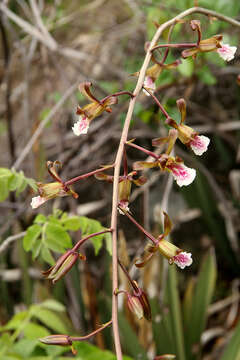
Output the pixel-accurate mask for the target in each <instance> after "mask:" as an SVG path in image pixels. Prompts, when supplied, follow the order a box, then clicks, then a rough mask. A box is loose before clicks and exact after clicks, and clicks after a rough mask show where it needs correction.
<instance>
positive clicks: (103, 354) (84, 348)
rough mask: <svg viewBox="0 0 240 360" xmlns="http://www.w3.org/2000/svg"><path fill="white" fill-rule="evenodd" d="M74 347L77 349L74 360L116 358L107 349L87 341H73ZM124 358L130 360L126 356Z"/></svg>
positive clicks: (108, 359) (111, 359) (109, 359)
mask: <svg viewBox="0 0 240 360" xmlns="http://www.w3.org/2000/svg"><path fill="white" fill-rule="evenodd" d="M73 345H74V348H75V349H76V350H77V358H76V360H103V359H104V360H116V355H115V354H113V353H112V352H110V351H108V350H101V349H99V348H98V347H96V346H94V345H91V344H89V343H87V342H77V341H75V342H74V343H73ZM123 359H124V360H132V359H131V358H130V357H128V356H123Z"/></svg>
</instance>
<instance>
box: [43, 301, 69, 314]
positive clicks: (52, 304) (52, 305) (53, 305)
mask: <svg viewBox="0 0 240 360" xmlns="http://www.w3.org/2000/svg"><path fill="white" fill-rule="evenodd" d="M41 306H42V307H44V308H46V309H49V310H53V311H59V312H63V311H65V306H64V305H63V304H61V303H60V302H58V301H56V300H54V299H48V300H45V301H44V302H42V303H41Z"/></svg>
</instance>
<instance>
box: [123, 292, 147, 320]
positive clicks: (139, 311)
mask: <svg viewBox="0 0 240 360" xmlns="http://www.w3.org/2000/svg"><path fill="white" fill-rule="evenodd" d="M127 305H128V308H129V310H130V311H131V312H132V313H133V314H134V315H136V316H137V318H138V319H139V320H141V319H142V318H143V316H144V311H143V306H142V303H141V301H140V299H139V298H138V297H137V296H135V295H131V294H129V293H128V294H127Z"/></svg>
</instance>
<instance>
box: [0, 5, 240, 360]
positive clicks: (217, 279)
mask: <svg viewBox="0 0 240 360" xmlns="http://www.w3.org/2000/svg"><path fill="white" fill-rule="evenodd" d="M36 3H37V5H38V8H39V12H40V15H41V18H42V20H43V24H44V26H45V27H46V28H47V29H48V31H49V33H50V34H51V36H52V37H53V38H54V39H55V41H56V43H57V50H56V49H55V50H52V49H51V41H50V40H49V39H48V37H47V35H45V36H44V37H43V38H37V39H36V38H35V37H34V36H33V33H32V32H33V29H34V28H35V29H38V31H41V26H40V25H39V23H38V21H37V18H36V16H35V15H34V11H33V7H32V4H33V2H32V1H30V0H29V1H26V0H12V1H11V0H10V1H5V2H2V5H1V6H3V8H1V10H2V11H1V14H0V15H1V45H0V46H1V51H0V93H1V103H0V144H1V145H0V146H1V151H0V167H1V168H0V201H1V203H0V241H1V244H0V326H1V327H0V334H1V338H0V359H3V360H15V359H20V360H22V359H31V360H60V359H66V358H72V357H73V355H71V351H70V349H68V348H62V347H56V346H53V347H47V346H46V345H43V344H41V343H39V341H38V338H39V337H43V336H47V335H49V334H51V333H69V334H71V335H78V336H81V335H84V334H87V333H88V332H90V331H91V330H93V329H95V328H97V327H98V326H99V324H101V323H103V322H106V321H108V320H109V319H110V318H111V251H110V249H111V244H110V238H109V236H102V237H98V238H94V239H93V242H90V243H86V244H85V245H84V248H83V252H84V253H85V254H86V256H87V261H86V262H81V263H80V264H79V265H78V266H75V267H74V268H73V269H72V270H71V272H70V273H69V274H68V275H67V276H66V277H65V278H64V279H63V280H61V281H60V282H59V283H57V284H56V285H54V286H52V284H51V283H49V282H48V281H47V280H43V279H42V275H41V270H44V269H45V268H47V266H48V265H47V263H49V264H52V263H53V262H54V261H55V259H56V258H57V257H58V256H59V253H63V252H64V251H65V249H66V248H68V247H70V246H71V244H72V243H75V242H76V241H77V240H78V239H79V238H80V237H81V236H82V235H85V234H88V233H91V232H94V231H99V229H101V228H102V227H104V226H109V218H110V212H111V185H110V184H106V183H102V182H99V183H98V182H97V180H96V179H94V178H89V179H88V180H87V181H81V182H79V183H78V184H76V185H75V186H74V189H75V191H76V192H78V194H79V199H78V200H75V199H73V198H71V197H67V198H63V199H61V198H58V199H55V200H52V201H49V202H48V203H46V204H45V205H44V206H42V207H41V208H40V209H39V211H32V210H31V208H30V202H31V197H32V196H33V191H34V189H35V188H36V184H35V181H34V180H33V179H36V180H37V181H42V182H49V177H48V176H47V171H46V168H45V162H46V161H47V160H52V161H54V160H60V161H61V162H62V164H63V170H62V174H61V176H62V177H63V178H65V179H69V178H71V177H74V176H77V175H79V174H82V173H84V172H87V171H91V170H93V169H95V168H97V167H99V165H100V164H107V163H111V162H112V161H113V160H114V157H115V154H116V149H117V146H118V142H119V136H120V134H121V129H122V125H123V122H124V119H125V115H126V110H127V105H128V104H127V103H128V101H127V99H126V98H125V97H122V98H121V99H120V101H119V104H118V105H117V106H115V107H114V109H113V113H112V114H110V115H108V114H105V115H102V116H101V117H100V118H98V119H96V120H95V121H94V122H93V123H92V124H91V128H90V131H89V134H88V136H83V137H80V138H77V137H75V136H74V135H73V133H72V130H71V126H72V124H73V122H74V121H75V120H76V115H75V111H76V106H77V104H78V103H79V104H85V103H86V101H85V99H84V98H83V97H82V96H81V95H80V93H79V92H78V91H77V85H78V83H79V82H80V81H83V80H86V79H87V80H91V81H92V82H93V84H94V93H95V94H96V96H99V98H101V97H104V96H106V95H107V94H109V93H111V92H115V91H120V90H124V89H125V90H130V91H131V90H133V89H134V84H135V83H136V78H134V77H133V76H130V75H131V74H132V73H134V72H136V71H138V70H139V69H140V67H141V64H142V61H143V58H144V53H145V52H144V44H145V43H146V42H147V41H149V40H151V38H152V36H153V34H154V32H155V30H156V26H155V24H156V23H159V24H161V23H163V22H165V21H167V20H169V19H170V18H171V17H173V16H175V15H176V14H178V13H179V12H181V11H183V10H185V9H187V8H189V7H191V6H193V5H194V1H193V0H161V1H160V0H91V1H87V0H86V1H84V0H64V1H63V0H45V1H44V0H39V1H36ZM4 4H5V5H4ZM198 4H199V6H202V7H207V8H210V9H212V10H215V11H218V12H220V13H223V14H225V15H227V16H231V17H234V18H236V19H238V20H239V21H240V2H239V1H236V0H199V1H198ZM4 9H5V11H3V10H4ZM6 9H7V12H6ZM9 11H10V12H9ZM9 14H10V15H9ZM19 19H20V20H24V21H25V22H27V24H31V25H32V26H33V27H34V28H33V27H31V28H30V29H29V27H26V23H22V22H20V23H19ZM194 19H200V20H201V24H202V31H203V38H208V37H210V36H212V35H214V34H217V33H222V34H223V35H224V42H226V43H230V44H231V45H235V46H237V45H238V44H239V29H237V28H234V27H232V26H229V25H228V24H226V23H224V22H222V21H218V20H216V19H214V18H206V17H203V16H200V15H195V16H194ZM166 39H167V32H166V33H164V34H163V39H162V41H166ZM192 39H195V34H194V33H193V32H192V31H191V29H190V26H189V23H187V22H186V23H184V24H178V25H176V26H175V28H174V31H173V34H172V42H183V41H184V42H187V41H190V42H192V41H193V40H192ZM179 57H180V52H179V51H178V50H177V49H175V50H173V51H171V52H170V54H169V57H168V60H167V62H169V63H170V62H172V61H173V60H175V59H176V58H179ZM239 73H240V69H239V50H238V52H237V55H236V57H235V59H234V60H233V61H231V62H230V63H227V64H226V63H225V62H223V61H222V60H221V59H220V58H219V56H218V55H217V54H215V53H208V54H203V55H200V56H199V57H198V58H197V60H196V61H193V60H192V59H187V60H183V61H182V64H181V65H180V66H179V67H178V68H177V69H176V70H174V71H169V72H168V71H163V73H162V74H161V76H160V78H159V79H158V82H157V85H158V92H157V96H158V97H159V99H160V101H161V102H162V103H163V104H164V106H165V108H166V109H167V111H168V112H169V114H170V115H171V116H172V117H174V118H175V119H178V116H179V114H178V112H177V108H176V100H177V99H178V98H180V97H184V98H185V99H186V101H187V124H188V125H189V124H190V125H191V126H192V127H194V128H195V129H196V130H197V131H199V132H200V133H204V134H207V136H209V137H210V138H211V144H210V148H209V151H208V152H207V153H206V154H205V155H204V156H203V157H202V158H201V159H200V160H199V158H196V157H195V156H194V155H192V153H190V152H189V151H188V150H186V148H184V147H183V146H181V145H178V147H177V148H176V153H177V154H178V155H179V156H181V157H182V158H183V159H184V161H185V163H186V164H187V165H189V166H191V167H195V168H196V169H197V172H198V174H197V177H196V180H195V181H194V183H193V184H192V185H191V186H189V187H188V188H186V189H185V188H184V189H179V188H177V187H176V186H175V185H174V186H173V188H172V190H171V193H170V195H169V197H168V208H169V211H168V212H169V215H170V217H171V219H172V221H173V223H174V232H173V235H172V238H173V239H172V240H173V241H174V242H175V243H176V244H177V245H178V246H179V247H181V248H184V249H187V250H188V251H191V252H192V253H193V258H194V263H193V266H192V267H191V268H189V269H187V270H184V271H181V270H180V271H179V270H177V269H175V268H174V266H171V267H168V265H167V264H165V262H163V261H162V259H161V258H160V256H159V257H155V258H154V260H153V261H152V262H151V263H150V264H148V266H147V267H145V268H144V269H140V270H136V269H134V267H133V266H132V264H133V261H134V259H135V258H136V257H137V256H139V255H141V254H142V252H143V249H144V246H145V239H144V238H143V237H142V236H141V235H140V234H139V232H137V231H136V229H135V228H133V227H132V226H131V224H129V221H128V219H125V218H124V217H121V218H120V219H119V222H120V231H119V251H120V257H121V259H122V260H123V262H124V263H125V265H126V266H127V267H128V268H129V269H130V273H131V274H132V276H133V277H134V279H136V280H138V281H139V283H140V284H141V286H143V287H144V288H145V289H146V291H147V293H148V294H149V298H150V301H151V305H152V311H153V321H152V323H149V322H147V321H145V320H141V321H137V320H136V319H135V318H133V316H132V314H130V313H129V312H128V310H127V309H126V306H125V302H124V300H123V299H121V300H120V322H119V324H120V331H121V338H122V344H123V350H124V353H125V354H126V357H125V359H126V360H127V359H130V358H132V359H153V358H154V356H155V355H156V354H157V355H161V354H163V353H174V354H176V356H177V359H178V360H194V359H196V360H197V359H204V360H215V359H221V360H230V359H231V360H237V359H239V356H240V325H239V299H240V295H239V270H240V255H239V254H240V252H239V231H240V226H239V224H240V222H239V211H240V171H239V161H240V148H239V136H240V121H239V111H240V107H239V97H240V89H239V85H238V84H237V81H236V79H237V75H238V74H239ZM163 120H164V119H163V116H162V115H161V114H160V113H159V111H158V108H157V106H156V105H155V104H154V103H153V101H152V100H151V99H149V98H147V97H146V96H144V95H143V94H142V95H141V96H140V97H139V101H138V103H137V105H136V107H135V112H134V117H133V121H132V124H131V130H130V134H129V138H135V137H136V138H137V142H138V143H139V144H140V145H142V146H145V147H147V148H148V149H150V148H151V139H152V138H154V137H159V136H164V135H165V134H166V128H165V125H164V123H163ZM39 128H41V132H40V136H39V137H38V138H37V139H36V140H35V142H34V144H33V146H32V147H30V148H29V149H30V151H29V152H28V153H27V154H26V157H25V158H21V156H22V150H23V148H24V146H25V145H26V144H27V143H28V141H29V139H31V137H32V135H33V133H34V132H35V131H36V129H39ZM128 159H129V166H131V164H132V163H133V162H134V161H136V160H140V159H145V157H144V156H143V154H140V153H138V152H137V151H136V150H133V149H129V150H128ZM12 166H14V168H12ZM147 176H148V178H149V182H148V186H144V187H142V188H141V189H140V190H139V189H134V190H133V194H132V200H135V201H134V203H133V204H131V210H132V212H133V213H134V216H135V217H136V218H138V220H139V221H140V222H141V223H143V224H144V226H145V227H146V228H147V229H149V230H151V231H152V232H153V233H155V234H156V235H157V234H159V233H160V231H161V225H160V224H161V211H162V206H163V201H164V199H165V196H166V193H165V186H166V183H167V177H166V176H165V175H162V174H161V173H159V172H157V171H152V172H148V173H147ZM28 185H30V186H28ZM60 209H61V210H60ZM93 219H95V220H93ZM81 250H82V249H81ZM122 275H123V274H122V273H121V271H120V282H121V286H124V287H125V288H127V287H128V284H127V281H126V279H124V277H123V276H122ZM76 347H77V350H78V354H77V356H76V358H77V359H85V360H91V359H92V360H98V359H102V358H104V359H109V360H110V359H114V358H115V356H114V355H113V353H112V351H114V349H113V340H112V337H111V329H109V328H108V329H106V330H105V331H104V332H102V333H99V334H97V336H96V337H95V338H94V339H92V344H89V343H79V344H76Z"/></svg>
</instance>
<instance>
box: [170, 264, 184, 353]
mask: <svg viewBox="0 0 240 360" xmlns="http://www.w3.org/2000/svg"><path fill="white" fill-rule="evenodd" d="M167 299H168V303H169V311H170V317H171V327H172V330H173V335H174V336H173V339H174V342H175V349H176V355H177V358H178V359H179V360H185V359H186V356H185V350H184V338H183V323H182V316H181V307H180V299H179V293H178V289H177V271H176V266H175V265H173V266H170V267H169V270H168V281H167ZM169 352H170V351H169Z"/></svg>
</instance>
